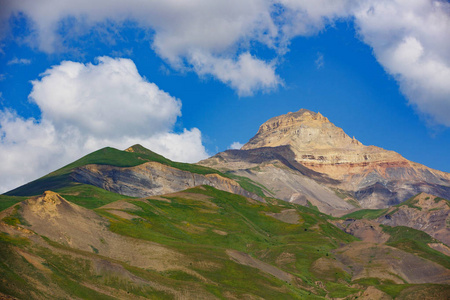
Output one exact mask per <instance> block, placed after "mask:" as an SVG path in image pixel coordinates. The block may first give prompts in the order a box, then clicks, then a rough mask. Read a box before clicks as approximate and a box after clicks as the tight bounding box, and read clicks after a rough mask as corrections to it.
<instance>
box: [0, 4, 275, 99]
mask: <svg viewBox="0 0 450 300" xmlns="http://www.w3.org/2000/svg"><path fill="white" fill-rule="evenodd" d="M0 1H2V0H0ZM1 4H2V7H3V9H4V13H3V16H4V17H5V16H9V15H10V14H14V13H17V12H22V13H24V14H25V15H26V16H28V17H29V18H31V19H32V21H33V24H34V27H35V28H34V29H35V30H34V31H32V35H30V37H29V40H30V41H31V42H32V43H34V45H35V46H37V47H38V48H39V49H40V50H42V51H44V52H47V53H53V52H57V51H64V50H66V49H65V48H64V46H63V45H64V44H65V43H64V40H65V39H69V38H72V37H74V36H77V35H82V34H85V33H88V32H89V29H90V28H91V27H95V26H97V28H99V27H101V26H102V24H104V23H105V22H106V21H108V22H115V23H116V24H121V23H122V22H124V21H125V20H131V21H133V22H135V23H136V24H137V26H140V27H142V28H144V29H147V30H149V31H151V32H152V33H154V34H153V37H152V42H151V47H152V48H153V49H154V51H156V53H158V55H160V56H161V57H162V58H163V59H165V60H166V61H167V62H168V63H169V64H170V65H171V66H172V67H173V68H175V69H192V68H194V69H195V70H197V71H199V72H200V73H201V74H202V75H204V74H206V73H208V74H210V75H213V76H215V77H216V78H217V79H219V80H221V81H223V82H224V83H227V84H229V85H231V86H232V87H233V88H235V89H236V90H237V92H238V93H239V94H242V95H247V94H251V93H253V92H255V91H257V90H259V89H262V90H266V89H267V88H272V87H273V86H277V85H278V84H279V81H278V77H277V76H274V74H272V73H274V66H273V65H271V64H267V63H266V62H264V61H261V60H258V59H256V58H252V57H251V56H250V55H246V54H245V49H248V47H249V43H250V42H255V41H260V42H261V43H263V44H268V45H270V44H272V43H273V39H274V38H275V37H276V35H277V30H278V29H277V27H276V26H275V24H274V23H273V20H272V17H271V7H272V6H273V5H272V2H270V1H265V0H246V1H241V0H222V1H210V0H194V1H183V2H180V1H179V0H165V1H146V0H138V1H136V2H134V3H133V5H130V3H128V2H126V1H122V0H103V1H87V0H79V1H76V2H73V1H69V0H58V1H53V0H43V1H39V3H37V2H36V1H33V0H23V1H3V3H1ZM8 12H9V13H8ZM69 17H70V18H71V22H72V23H73V24H72V25H73V26H71V27H70V28H75V29H71V30H70V29H69V32H64V31H62V30H59V29H60V26H61V24H62V21H64V20H67V18H69ZM242 49H243V50H244V51H242ZM241 53H244V54H241ZM239 54H241V55H239ZM204 55H206V57H207V59H204V60H203V61H202V62H201V64H202V66H203V67H202V68H200V67H199V66H198V65H197V64H196V65H193V63H194V61H193V59H198V57H199V56H204ZM196 63H198V61H196ZM208 63H212V64H214V63H218V64H222V66H221V67H220V68H222V69H223V68H226V69H227V70H228V69H231V71H232V72H233V75H232V76H226V74H224V73H223V71H222V70H218V67H216V66H215V65H211V64H208ZM247 66H248V67H250V68H252V69H250V70H249V71H247V70H243V69H242V68H245V67H247ZM255 70H257V71H259V70H261V71H263V72H264V73H265V74H264V75H263V76H260V75H259V74H255V73H254V71H255ZM225 71H226V70H225ZM239 71H244V72H239ZM248 76H253V78H248ZM269 80H270V82H269ZM239 81H247V83H246V84H243V85H241V84H239V83H238V82H239ZM248 89H252V90H251V91H248Z"/></svg>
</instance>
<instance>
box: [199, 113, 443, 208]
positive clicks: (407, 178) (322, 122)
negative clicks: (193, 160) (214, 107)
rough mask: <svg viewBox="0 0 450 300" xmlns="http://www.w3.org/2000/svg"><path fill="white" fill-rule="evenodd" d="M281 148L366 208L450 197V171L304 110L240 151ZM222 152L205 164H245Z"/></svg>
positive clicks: (267, 126)
mask: <svg viewBox="0 0 450 300" xmlns="http://www.w3.org/2000/svg"><path fill="white" fill-rule="evenodd" d="M280 147H289V148H290V150H291V151H292V153H293V154H294V160H295V161H296V162H297V163H298V164H300V165H302V166H303V168H304V169H309V170H310V172H309V173H312V172H314V173H315V174H321V175H322V176H313V177H312V178H313V179H315V180H316V181H318V182H319V183H322V184H325V185H327V186H329V187H333V188H338V189H341V190H345V191H348V192H351V193H352V194H353V195H354V197H355V198H356V199H357V200H358V201H359V204H360V205H361V206H362V207H365V208H384V207H387V206H389V205H394V204H398V203H400V202H402V201H404V200H406V199H408V198H410V197H412V196H414V195H416V194H418V193H420V192H427V193H430V194H434V195H437V196H441V197H444V198H450V174H448V173H445V172H441V171H437V170H433V169H430V168H428V167H426V166H423V165H420V164H417V163H414V162H411V161H409V160H407V159H405V158H404V157H402V156H401V155H400V154H398V153H396V152H394V151H388V150H384V149H382V148H379V147H375V146H365V145H363V144H361V143H360V142H359V141H357V140H356V139H355V138H351V137H349V136H348V135H347V134H345V132H344V131H343V130H342V129H341V128H339V127H336V126H335V125H334V124H332V123H331V122H330V121H329V120H328V119H327V118H326V117H324V116H322V115H321V114H320V113H314V112H312V111H309V110H306V109H301V110H299V111H298V112H294V113H288V114H286V115H282V116H278V117H275V118H272V119H270V120H268V121H267V122H265V123H264V124H262V125H261V127H260V128H259V130H258V133H257V134H256V135H255V136H254V137H253V138H252V139H250V141H249V142H248V143H247V144H245V145H244V146H243V147H242V149H241V151H251V150H257V149H260V150H262V149H264V151H265V152H266V153H270V152H273V149H276V148H280ZM219 156H222V158H223V155H220V154H219ZM219 156H217V155H216V156H215V157H213V158H211V159H208V160H206V161H202V162H200V164H203V165H208V166H211V167H215V168H219V169H220V168H222V169H228V170H230V169H231V170H238V169H243V168H245V164H242V163H241V164H239V163H238V162H237V161H236V160H234V161H233V162H232V163H227V162H225V161H220V159H218V157H219ZM252 167H253V168H254V167H255V166H252ZM304 173H305V172H304ZM305 175H306V174H305ZM324 178H326V180H322V179H324Z"/></svg>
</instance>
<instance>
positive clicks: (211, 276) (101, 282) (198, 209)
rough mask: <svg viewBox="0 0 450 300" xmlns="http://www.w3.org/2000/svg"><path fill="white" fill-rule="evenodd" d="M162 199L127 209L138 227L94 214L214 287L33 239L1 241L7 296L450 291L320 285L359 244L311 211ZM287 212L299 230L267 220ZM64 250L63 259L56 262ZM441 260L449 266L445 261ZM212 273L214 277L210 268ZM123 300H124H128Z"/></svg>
mask: <svg viewBox="0 0 450 300" xmlns="http://www.w3.org/2000/svg"><path fill="white" fill-rule="evenodd" d="M82 192H83V191H82ZM163 197H164V198H166V199H167V200H170V202H165V201H161V200H156V199H154V200H153V199H150V200H148V201H142V200H138V199H127V200H125V201H128V202H130V203H132V204H134V205H136V206H137V207H139V208H140V210H138V211H129V210H126V211H127V212H128V213H129V214H133V215H135V216H136V218H135V219H132V220H126V219H123V218H120V217H118V216H116V215H113V214H111V213H110V212H109V211H108V210H106V209H102V208H98V209H96V210H95V211H96V212H97V213H99V214H100V215H103V216H104V217H106V218H107V219H109V221H110V228H109V230H111V231H113V232H116V233H118V234H121V235H125V236H129V237H132V238H136V239H143V240H148V241H152V242H156V243H159V244H162V245H165V246H166V247H169V248H171V249H173V250H175V251H177V252H180V253H182V254H183V255H185V256H186V257H188V259H189V260H190V261H193V262H198V263H194V264H193V265H191V266H190V267H189V268H190V270H192V271H194V272H196V273H197V274H200V275H201V276H203V277H204V278H206V279H207V280H206V281H202V280H199V279H198V277H195V276H193V275H191V274H190V273H189V272H185V271H181V270H173V271H165V272H156V271H152V270H144V269H140V268H136V267H131V266H129V265H127V263H126V262H120V261H114V260H111V259H108V258H105V257H100V256H98V255H97V254H95V253H92V252H83V251H80V250H74V249H70V248H68V247H67V246H64V245H60V244H58V243H56V242H53V241H50V240H48V239H46V241H47V243H48V244H49V247H42V246H37V245H36V244H32V243H31V242H30V241H29V240H27V239H23V238H17V237H12V236H9V235H6V234H1V233H0V257H1V263H0V273H2V274H4V275H3V276H4V278H5V279H7V280H6V281H3V282H2V281H0V292H3V293H6V294H12V295H15V296H16V297H18V298H24V299H25V298H30V297H31V298H33V297H36V295H39V296H40V297H41V298H46V297H47V298H48V297H50V298H57V297H59V298H64V297H65V296H67V295H71V296H76V297H79V298H82V299H110V296H111V294H108V293H110V292H114V293H115V294H114V295H115V296H117V297H118V295H119V294H118V293H119V291H124V292H126V293H130V294H126V295H131V296H132V295H135V296H143V297H147V298H157V299H165V298H167V299H171V298H173V295H171V294H170V292H162V291H158V290H156V289H154V288H152V287H151V286H149V285H148V284H143V283H140V280H147V281H150V282H154V283H157V284H158V285H161V286H166V287H170V288H171V289H176V290H180V291H181V290H191V291H192V290H193V291H194V292H195V291H196V290H198V291H199V292H200V291H203V292H209V293H211V294H212V295H215V296H217V297H219V298H225V297H226V295H234V296H235V297H236V298H248V294H249V293H250V294H253V295H256V296H260V297H262V298H264V299H323V298H324V297H341V298H343V297H347V296H350V297H352V296H351V295H355V293H356V292H358V291H360V290H363V289H365V287H367V286H370V285H373V286H375V287H377V288H379V289H380V290H383V291H385V292H387V293H388V294H390V295H391V296H398V295H400V296H401V295H402V294H404V293H405V291H411V290H412V289H415V288H417V289H422V288H427V289H431V290H430V293H434V292H436V291H439V290H443V289H445V287H443V286H440V285H407V284H403V285H398V284H393V283H392V282H389V281H380V280H378V279H371V278H368V279H363V280H359V281H358V283H359V284H360V285H359V286H355V285H352V284H353V283H352V282H351V276H350V275H349V274H347V273H345V272H343V271H342V270H339V269H336V270H335V271H333V274H326V278H325V277H322V275H321V274H320V273H317V272H316V270H314V269H313V268H312V263H313V262H314V261H315V260H316V259H318V258H322V257H323V258H328V259H331V260H334V256H333V252H332V250H333V249H336V248H338V247H339V246H341V245H343V244H346V243H349V242H353V241H355V240H356V239H355V238H354V237H352V236H350V235H348V234H346V233H344V232H342V231H341V230H339V229H338V228H336V227H334V226H333V225H331V224H329V223H328V222H327V218H329V217H328V216H326V215H324V214H322V213H320V212H317V211H315V210H313V209H309V208H307V207H302V206H298V205H295V204H291V203H287V202H283V201H279V200H276V199H268V203H260V202H256V201H249V200H247V199H245V198H244V197H242V196H239V195H234V194H230V193H227V192H223V191H219V190H216V189H214V188H212V187H209V186H204V187H198V188H193V189H190V190H187V191H185V192H183V193H179V194H175V196H172V197H167V196H163ZM285 209H294V210H295V211H296V212H297V213H298V216H299V222H298V224H289V223H285V222H282V221H279V220H277V219H275V218H274V217H271V216H268V215H267V213H280V212H282V211H283V210H285ZM18 213H20V211H18ZM19 217H20V216H19ZM19 217H18V219H19V221H20V218H19ZM13 223H14V222H13ZM16 223H17V222H16ZM20 223H23V222H20ZM384 229H385V231H386V232H388V233H389V234H391V236H392V237H391V240H390V241H389V243H390V245H392V246H394V247H398V248H400V249H402V250H406V251H408V249H407V247H408V244H407V243H406V244H405V243H404V240H405V239H407V240H408V241H410V240H415V241H418V242H420V243H424V244H426V243H428V242H430V241H432V240H433V239H432V238H430V237H429V236H427V235H426V234H425V235H424V234H422V233H421V232H418V231H416V230H411V229H410V228H387V227H385V228H384ZM17 248H20V249H22V250H23V251H26V252H28V253H31V254H32V255H35V256H37V257H39V258H41V259H42V260H43V261H44V266H45V267H46V268H48V269H49V271H45V272H42V271H40V270H38V269H36V268H35V267H34V266H33V265H31V264H29V263H27V262H26V260H24V259H23V258H22V257H21V256H20V255H18V254H17V252H16V251H15V249H17ZM51 249H53V250H51ZM58 249H60V250H62V251H63V252H58ZM227 249H234V250H238V251H241V252H244V253H248V254H250V255H251V256H252V257H254V258H257V259H259V260H261V261H264V262H266V263H269V264H271V265H273V266H277V267H278V268H280V269H282V270H283V271H285V272H288V273H290V274H292V275H294V276H296V277H297V278H299V279H300V281H297V283H293V282H291V283H288V282H284V281H282V280H280V279H278V278H276V277H274V276H272V275H269V274H267V273H263V272H261V271H259V270H257V269H255V268H252V267H249V266H245V265H241V264H238V263H236V262H234V261H233V260H231V259H230V258H229V257H228V255H227V254H226V250H227ZM410 250H411V249H410ZM431 250H432V249H431ZM414 251H415V252H417V251H418V250H417V249H414ZM94 252H95V251H94ZM409 252H411V251H409ZM70 253H73V254H72V255H71V254H70ZM430 253H431V254H433V255H434V257H436V260H435V259H432V258H430V257H427V258H428V259H431V260H435V261H436V262H438V263H441V264H443V265H445V264H446V263H448V258H447V262H446V261H445V260H444V261H443V260H442V257H439V255H435V253H432V251H431V252H430V251H429V250H426V251H425V252H424V254H425V255H430ZM417 254H418V255H421V253H417ZM421 256H422V255H421ZM289 257H290V259H289ZM286 258H288V259H286ZM99 259H102V260H106V261H109V262H110V263H111V264H116V265H117V264H118V265H120V266H122V267H123V269H124V270H126V271H127V272H130V273H131V274H133V275H134V276H137V277H136V278H140V279H139V280H135V278H134V279H133V278H131V277H130V276H129V275H124V274H122V273H120V272H119V273H117V272H116V273H111V272H110V271H108V272H106V273H104V272H100V273H99V271H98V270H97V271H96V268H95V267H94V262H95V261H98V260H99ZM439 259H441V261H437V260H439ZM207 265H210V266H211V268H208V267H206V268H205V266H207ZM24 276H29V277H31V278H34V279H35V280H36V281H37V282H40V283H42V285H43V286H48V285H49V284H53V288H52V292H54V293H56V296H55V294H54V295H50V294H48V293H47V292H45V291H42V290H39V289H38V288H37V286H36V285H34V284H31V283H30V281H29V280H24V279H23V278H24ZM330 276H331V277H330ZM29 277H27V278H29ZM318 282H320V283H318ZM106 291H108V292H106ZM121 295H122V298H123V297H124V295H123V294H121Z"/></svg>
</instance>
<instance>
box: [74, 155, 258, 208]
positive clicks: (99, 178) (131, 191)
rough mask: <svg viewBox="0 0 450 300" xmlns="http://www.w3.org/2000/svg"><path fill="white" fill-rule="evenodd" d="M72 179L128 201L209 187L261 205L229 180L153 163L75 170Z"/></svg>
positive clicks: (254, 196)
mask: <svg viewBox="0 0 450 300" xmlns="http://www.w3.org/2000/svg"><path fill="white" fill-rule="evenodd" d="M72 178H73V179H74V180H75V181H77V182H80V183H85V184H90V185H94V186H97V187H100V188H102V189H105V190H108V191H111V192H114V193H118V194H121V195H126V196H131V197H140V198H143V197H148V196H155V195H162V194H168V193H173V192H178V191H182V190H185V189H188V188H191V187H194V186H199V185H210V186H212V187H214V188H216V189H219V190H223V191H227V192H230V193H234V194H238V195H242V196H245V197H249V198H252V199H255V200H258V201H264V200H263V199H262V198H261V197H259V196H257V195H255V194H253V193H250V192H248V191H247V190H245V189H243V188H242V187H241V186H240V185H239V183H237V182H236V181H234V180H232V179H229V178H225V177H223V176H220V175H218V174H206V175H202V174H196V173H191V172H188V171H183V170H180V169H177V168H173V167H169V166H167V165H164V164H160V163H157V162H146V163H143V164H141V165H138V166H135V167H115V166H109V165H85V166H82V167H80V168H77V169H75V170H74V171H73V172H72Z"/></svg>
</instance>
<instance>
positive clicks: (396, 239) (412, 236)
mask: <svg viewBox="0 0 450 300" xmlns="http://www.w3.org/2000/svg"><path fill="white" fill-rule="evenodd" d="M381 226H382V228H383V231H384V232H386V233H388V234H389V235H390V236H391V237H390V238H389V240H388V241H387V243H386V244H387V245H389V246H393V247H396V248H398V249H400V250H403V251H406V252H410V253H413V254H415V255H418V256H420V257H423V258H425V259H428V260H431V261H434V262H436V263H438V264H440V265H442V266H444V267H446V268H449V269H450V257H448V256H447V255H445V254H442V253H441V252H439V251H436V250H434V249H432V248H430V247H429V246H428V245H427V244H429V243H439V241H438V240H436V239H434V238H432V237H431V236H429V235H428V234H427V233H425V232H423V231H420V230H417V229H414V228H410V227H405V226H396V227H391V226H383V225H381Z"/></svg>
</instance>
